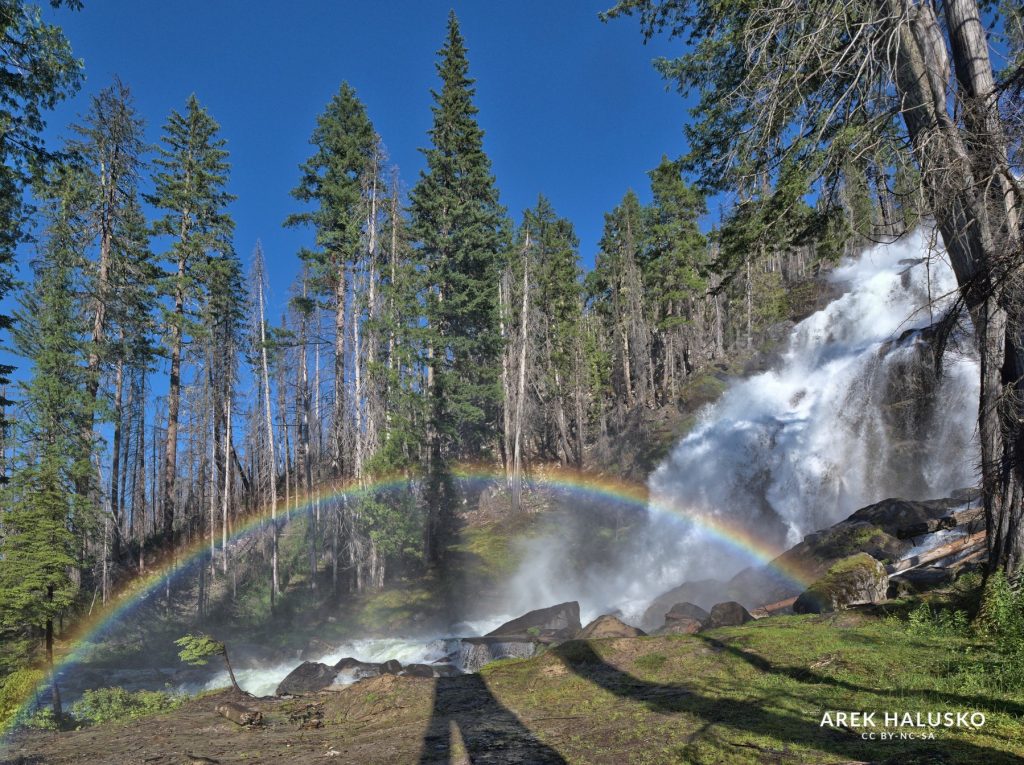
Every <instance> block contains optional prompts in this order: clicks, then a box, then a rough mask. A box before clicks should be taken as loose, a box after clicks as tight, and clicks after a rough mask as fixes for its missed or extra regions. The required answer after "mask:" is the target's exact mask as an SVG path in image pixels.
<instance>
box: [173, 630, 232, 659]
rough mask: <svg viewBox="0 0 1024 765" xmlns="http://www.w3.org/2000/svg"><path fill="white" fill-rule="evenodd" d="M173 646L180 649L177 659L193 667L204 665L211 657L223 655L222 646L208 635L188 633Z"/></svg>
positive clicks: (223, 649)
mask: <svg viewBox="0 0 1024 765" xmlns="http://www.w3.org/2000/svg"><path fill="white" fill-rule="evenodd" d="M174 644H175V645H176V646H179V647H180V648H181V650H180V651H179V652H178V658H180V659H181V660H182V661H183V662H185V663H186V664H191V665H193V666H202V665H205V664H206V663H207V662H208V661H209V659H210V657H211V656H223V655H224V653H225V648H224V644H223V643H221V642H220V641H217V640H214V639H213V638H211V637H210V636H209V635H202V634H193V633H189V634H188V635H184V636H182V637H180V638H178V639H177V640H175V641H174Z"/></svg>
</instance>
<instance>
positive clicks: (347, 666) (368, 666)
mask: <svg viewBox="0 0 1024 765" xmlns="http://www.w3.org/2000/svg"><path fill="white" fill-rule="evenodd" d="M334 668H335V669H337V670H340V671H351V670H363V671H370V670H374V669H376V670H377V673H378V674H380V664H374V663H373V662H370V661H360V660H359V659H354V658H352V657H351V656H346V657H345V658H344V659H342V660H341V661H339V662H338V663H337V664H335V665H334Z"/></svg>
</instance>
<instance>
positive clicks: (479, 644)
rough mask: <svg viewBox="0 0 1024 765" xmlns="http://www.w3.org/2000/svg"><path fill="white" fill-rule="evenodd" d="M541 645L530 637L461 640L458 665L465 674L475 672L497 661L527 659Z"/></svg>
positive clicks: (513, 636) (514, 636)
mask: <svg viewBox="0 0 1024 765" xmlns="http://www.w3.org/2000/svg"><path fill="white" fill-rule="evenodd" d="M540 644H541V643H540V641H538V640H535V639H533V638H530V637H519V636H516V635H512V636H508V637H505V636H500V637H498V636H495V637H479V638H463V639H462V642H461V647H460V650H459V665H460V666H461V667H462V669H463V671H465V672H476V671H477V670H478V669H480V667H482V666H484V665H485V664H489V663H491V662H492V661H498V660H499V659H529V658H530V657H531V656H533V655H534V654H535V653H536V652H537V646H539V645H540Z"/></svg>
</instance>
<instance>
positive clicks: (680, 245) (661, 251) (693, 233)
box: [641, 157, 707, 400]
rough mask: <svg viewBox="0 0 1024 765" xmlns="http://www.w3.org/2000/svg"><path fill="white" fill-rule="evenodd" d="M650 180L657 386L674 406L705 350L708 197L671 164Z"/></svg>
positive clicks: (646, 266) (649, 288)
mask: <svg viewBox="0 0 1024 765" xmlns="http://www.w3.org/2000/svg"><path fill="white" fill-rule="evenodd" d="M649 175H650V178H651V191H652V193H653V197H654V201H653V203H652V205H651V207H650V208H649V229H650V237H651V247H650V250H649V252H648V253H647V254H646V257H645V259H644V261H643V263H642V264H641V269H642V270H643V274H644V288H645V294H646V297H647V301H648V306H649V307H648V310H649V312H650V315H651V321H652V324H653V331H654V334H655V346H656V347H655V349H654V356H655V359H654V362H653V363H654V364H655V366H656V367H660V370H661V374H660V375H657V378H658V381H657V383H656V384H657V387H658V389H659V390H660V391H661V393H662V395H663V396H664V397H667V399H669V400H671V399H672V398H674V397H675V394H676V390H677V386H678V381H679V379H680V378H681V377H684V376H685V375H686V374H688V373H689V370H690V367H691V365H692V364H693V363H694V359H693V356H694V354H692V353H691V349H693V348H697V349H698V350H699V349H700V348H701V346H703V344H704V342H703V340H704V339H703V338H702V337H701V335H702V334H703V330H704V329H705V326H704V324H703V322H702V320H701V319H702V317H701V315H700V313H701V309H702V308H703V297H704V293H705V291H706V289H707V284H706V281H705V278H704V271H705V270H706V267H707V240H706V239H705V238H704V236H703V235H702V234H701V232H700V228H699V227H698V225H697V220H698V218H699V217H700V216H701V215H703V214H704V213H705V212H707V207H706V205H705V202H704V196H703V195H702V194H700V193H699V192H698V191H697V190H696V189H693V188H691V187H690V186H687V185H686V183H685V182H684V181H683V178H682V176H681V174H680V170H679V166H678V165H677V164H676V163H674V162H670V161H669V160H668V159H667V158H665V157H662V160H661V163H660V164H659V165H658V167H656V168H655V169H654V170H652V171H651V172H650V173H649Z"/></svg>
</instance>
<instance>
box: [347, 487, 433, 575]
mask: <svg viewBox="0 0 1024 765" xmlns="http://www.w3.org/2000/svg"><path fill="white" fill-rule="evenodd" d="M355 512H356V513H357V517H358V518H359V522H360V524H359V525H360V529H361V530H362V531H364V532H365V533H366V534H367V535H368V536H369V537H370V539H371V540H372V541H373V543H374V545H375V546H376V548H377V550H378V552H380V553H381V554H383V555H386V556H388V557H389V558H392V559H395V558H401V559H402V560H404V561H406V562H408V561H413V560H416V559H418V558H419V557H420V556H421V554H422V552H423V550H422V546H421V544H420V543H421V540H422V539H423V518H422V515H421V513H420V512H419V508H418V507H417V503H416V501H415V497H414V495H413V494H412V492H410V491H391V492H386V493H384V492H382V493H378V494H377V495H375V496H373V497H369V498H366V499H363V500H360V501H359V502H358V504H357V506H356V508H355Z"/></svg>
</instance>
